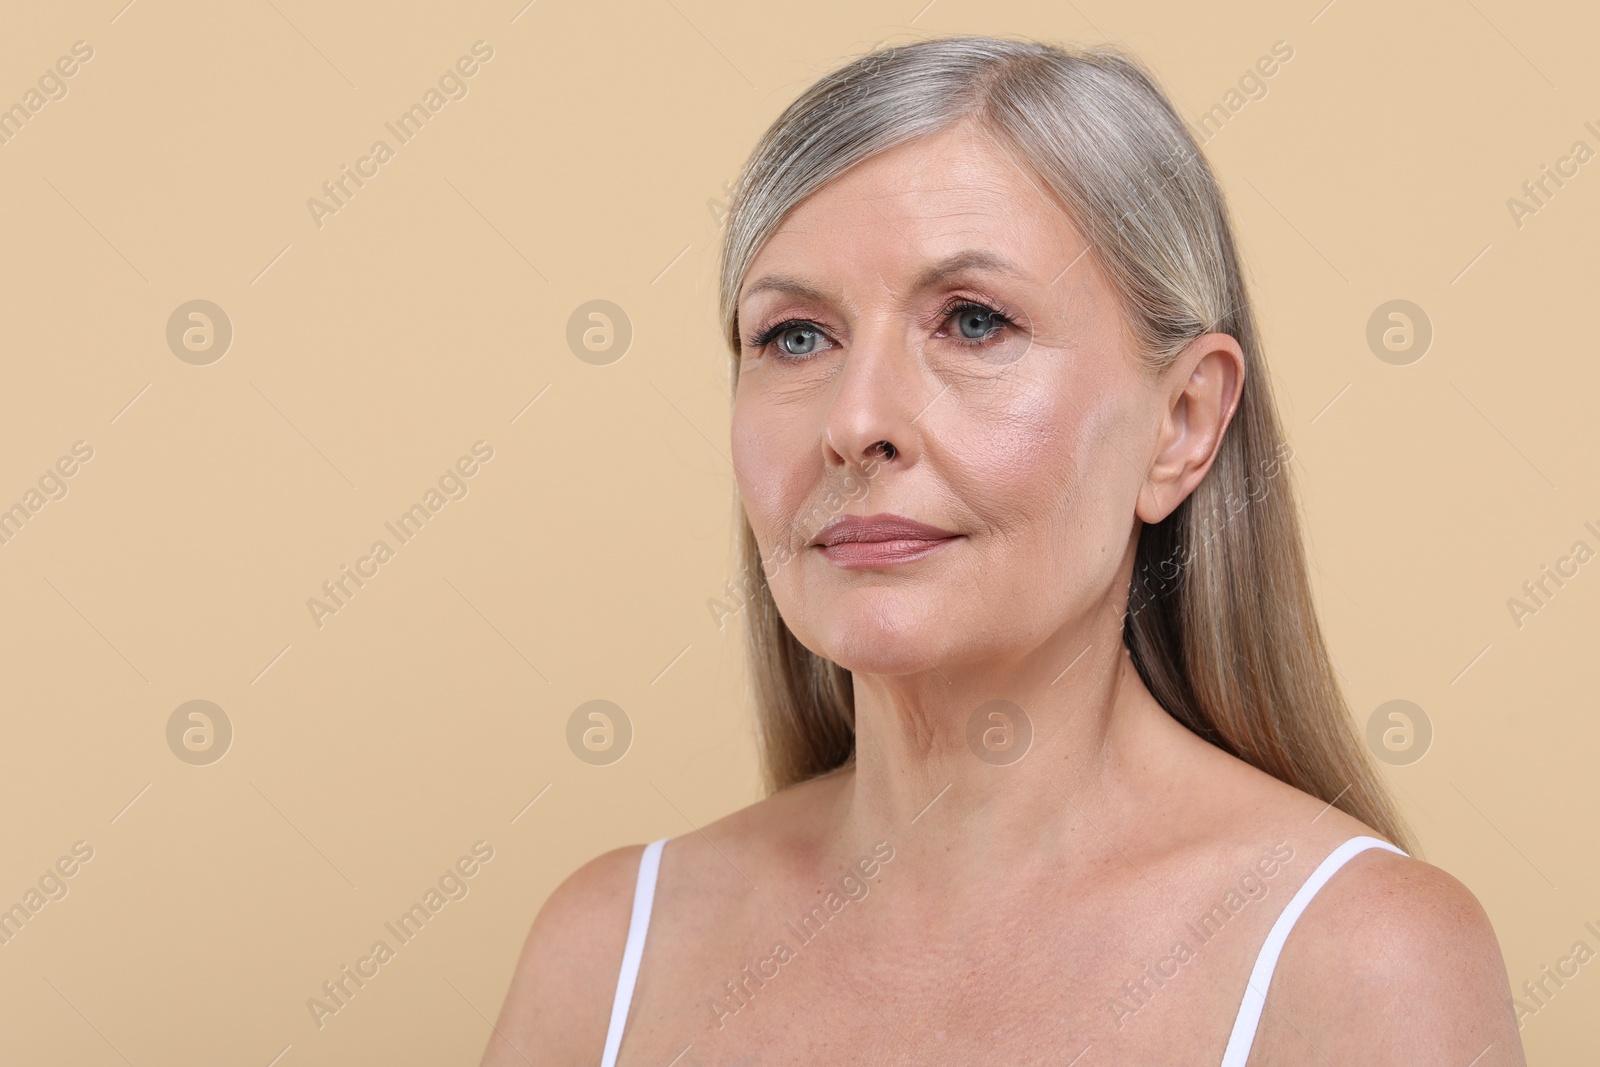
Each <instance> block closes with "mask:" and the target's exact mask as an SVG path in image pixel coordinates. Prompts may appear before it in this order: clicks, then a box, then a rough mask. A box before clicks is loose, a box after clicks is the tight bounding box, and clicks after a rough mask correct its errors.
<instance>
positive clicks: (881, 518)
mask: <svg viewBox="0 0 1600 1067" xmlns="http://www.w3.org/2000/svg"><path fill="white" fill-rule="evenodd" d="M960 536H961V535H960V534H958V533H955V532H953V531H950V530H942V529H940V528H939V527H937V526H929V525H928V524H927V523H923V522H917V521H916V520H914V519H908V518H906V517H905V516H904V515H892V514H888V513H883V514H879V515H865V516H863V515H841V516H839V517H838V518H836V519H834V520H833V521H831V522H829V523H828V524H827V525H826V526H824V527H823V528H822V529H821V530H819V531H818V532H817V536H816V537H814V538H812V540H811V545H812V547H814V548H816V549H817V550H819V551H820V552H821V553H822V554H823V555H824V556H826V557H827V559H828V562H829V563H832V564H833V565H834V566H836V567H842V568H845V569H850V570H853V569H864V568H868V567H890V566H895V565H897V564H901V563H911V562H914V561H916V560H920V559H926V558H927V557H928V556H931V555H933V554H934V553H935V552H938V551H939V550H940V549H942V548H944V547H945V546H946V545H949V544H950V543H951V542H952V541H954V540H955V539H956V538H958V537H960Z"/></svg>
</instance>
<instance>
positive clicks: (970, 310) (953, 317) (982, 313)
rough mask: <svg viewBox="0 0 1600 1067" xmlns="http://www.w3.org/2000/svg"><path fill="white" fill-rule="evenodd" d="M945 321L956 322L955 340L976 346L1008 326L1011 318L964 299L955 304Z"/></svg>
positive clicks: (1003, 313)
mask: <svg viewBox="0 0 1600 1067" xmlns="http://www.w3.org/2000/svg"><path fill="white" fill-rule="evenodd" d="M945 321H946V322H951V321H954V322H955V324H956V331H957V336H956V340H957V341H958V342H959V343H961V344H964V345H970V346H977V345H981V344H983V343H984V342H986V341H988V340H989V339H990V338H992V337H993V336H994V335H995V334H996V333H998V332H999V331H1000V330H1001V329H1003V328H1004V327H1006V326H1010V325H1011V324H1012V323H1011V319H1010V318H1009V317H1007V315H1006V314H1005V312H1003V311H997V310H995V309H994V308H991V307H986V306H984V305H983V304H976V303H973V302H972V301H970V300H964V301H962V302H961V303H959V304H957V305H955V306H954V307H953V308H952V309H951V310H950V313H949V314H948V315H946V316H945Z"/></svg>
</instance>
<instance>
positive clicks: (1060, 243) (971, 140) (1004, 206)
mask: <svg viewBox="0 0 1600 1067" xmlns="http://www.w3.org/2000/svg"><path fill="white" fill-rule="evenodd" d="M1084 248H1085V243H1084V239H1083V237H1082V235H1081V234H1080V232H1079V230H1078V228H1077V227H1076V226H1074V225H1073V222H1072V220H1071V218H1070V217H1069V216H1068V215H1067V213H1066V211H1065V210H1064V209H1063V208H1062V207H1061V205H1060V203H1059V202H1058V201H1057V200H1056V199H1055V198H1054V197H1053V196H1052V195H1051V194H1050V193H1049V192H1048V191H1047V190H1046V189H1045V187H1044V186H1043V184H1042V183H1041V182H1040V181H1039V179H1038V178H1037V176H1035V175H1034V174H1033V172H1032V171H1031V170H1030V169H1028V168H1027V167H1026V166H1024V165H1023V164H1022V163H1020V162H1019V161H1017V160H1016V159H1015V158H1014V157H1013V156H1012V155H1011V154H1010V153H1008V152H1006V151H1005V150H1004V149H1003V148H1001V147H1000V146H998V145H996V144H995V143H994V142H992V141H990V140H989V139H987V138H984V137H983V136H981V135H980V134H978V133H977V132H976V131H973V130H971V129H970V128H969V127H968V126H966V125H964V124H963V125H959V126H956V127H953V128H951V129H948V130H944V131H941V132H939V133H937V134H933V135H930V136H928V137H924V138H920V139H918V140H916V141H912V142H910V143H908V144H904V145H900V146H898V147H896V148H892V149H890V150H888V151H886V152H882V153H879V154H878V155H876V156H873V157H872V158H870V159H867V160H864V161H862V162H861V163H859V164H857V165H856V166H854V167H852V168H851V169H850V170H849V171H847V172H846V173H845V174H843V175H841V176H840V177H839V178H837V179H835V180H834V181H832V182H830V183H829V184H828V185H826V186H824V187H823V188H821V189H819V190H817V191H816V192H815V193H812V194H811V195H810V196H809V197H807V198H806V199H805V200H804V201H802V202H801V203H800V204H799V205H798V206H797V207H796V208H795V209H794V210H793V211H791V212H790V214H789V215H788V217H787V218H785V219H784V221H783V223H782V224H781V225H779V227H778V228H777V230H776V231H775V232H774V233H773V234H772V236H771V237H770V238H769V239H768V240H767V242H766V244H765V245H764V246H763V247H762V249H761V251H760V253H759V254H758V255H757V256H756V258H755V260H754V261H753V262H752V264H751V266H750V270H749V271H748V273H747V275H746V281H745V284H744V286H743V287H742V289H741V294H740V300H741V302H743V301H744V300H745V299H746V298H748V297H753V296H755V295H756V293H757V292H758V291H759V290H761V289H764V288H766V286H765V285H764V284H763V283H764V282H765V281H768V280H770V279H771V277H772V276H773V275H782V276H783V278H784V279H786V280H788V281H795V280H798V279H805V280H807V281H809V282H810V283H811V284H812V285H814V286H816V287H818V288H822V289H831V288H837V287H839V286H846V287H849V286H852V285H853V284H854V283H856V282H859V281H863V280H864V281H871V282H873V283H874V284H881V285H883V286H887V287H889V288H892V289H908V288H912V287H914V286H915V285H916V284H917V283H918V282H919V280H920V281H922V282H926V281H927V280H928V278H929V277H930V274H932V273H933V272H932V271H931V270H930V268H932V267H935V266H937V265H940V264H948V263H952V262H957V261H959V260H963V259H964V260H967V261H969V262H967V263H966V265H967V266H968V267H971V268H980V269H981V268H982V267H983V266H985V264H984V263H983V262H982V260H983V259H984V257H983V256H981V255H980V256H978V257H972V256H970V255H967V256H962V254H963V253H971V252H972V251H974V250H978V251H980V252H987V253H989V256H988V258H989V259H990V260H991V261H993V260H999V261H1005V262H1008V263H1009V264H1011V265H1012V266H1013V267H1014V268H1016V269H1015V271H1014V272H1013V273H1015V274H1017V275H1018V276H1019V279H1025V280H1034V281H1037V282H1040V283H1049V282H1050V281H1051V280H1052V279H1054V278H1056V277H1057V276H1059V274H1060V273H1061V271H1062V270H1063V269H1064V268H1065V267H1066V266H1067V265H1069V264H1071V263H1073V262H1075V261H1076V260H1077V258H1078V257H1079V256H1080V255H1081V254H1082V252H1083V251H1084ZM989 265H990V266H991V267H992V266H993V264H992V263H991V264H989ZM791 288H792V287H791Z"/></svg>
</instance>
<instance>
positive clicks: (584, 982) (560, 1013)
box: [482, 845, 645, 1067]
mask: <svg viewBox="0 0 1600 1067" xmlns="http://www.w3.org/2000/svg"><path fill="white" fill-rule="evenodd" d="M644 847H645V846H643V845H628V846H626V847H623V848H616V849H612V850H611V851H609V852H606V853H604V854H603V855H600V856H597V857H595V858H594V859H592V860H590V861H589V862H587V863H585V864H584V865H583V866H581V867H579V868H578V869H577V870H575V871H573V872H572V874H570V875H568V876H567V878H566V879H565V880H564V881H562V883H561V884H560V885H558V886H557V887H556V889H555V891H554V892H552V893H551V894H550V896H549V898H548V899H547V900H546V901H545V902H544V906H543V907H541V908H540V909H539V913H538V915H537V916H536V917H535V918H534V920H533V925H532V927H531V928H530V929H529V931H528V936H527V938H526V939H525V940H524V942H523V945H522V952H521V955H520V956H519V957H518V959H517V965H516V970H515V971H514V972H513V974H512V977H511V985H510V988H509V990H508V991H507V993H506V999H505V1003H504V1005H503V1006H502V1008H501V1009H500V1018H499V1020H498V1021H497V1022H496V1023H495V1031H494V1033H493V1034H492V1035H491V1036H490V1040H489V1045H488V1048H487V1049H486V1050H485V1052H484V1056H483V1061H482V1064H483V1067H501V1065H506V1067H510V1065H516V1067H522V1065H524V1064H526V1063H527V1062H528V1060H529V1059H530V1058H534V1051H535V1050H537V1051H538V1057H537V1058H538V1059H539V1061H540V1062H541V1063H551V1064H561V1063H569V1062H570V1063H595V1062H598V1061H599V1059H600V1053H601V1051H602V1050H603V1048H604V1045H605V1037H606V1026H607V1023H608V1022H609V1020H610V1016H611V999H612V996H613V994H614V991H615V989H616V982H617V977H618V973H619V971H620V968H621V964H622V949H623V945H624V944H625V943H626V941H627V937H628V922H629V919H630V918H631V916H632V912H633V893H634V887H635V886H636V885H637V882H638V876H639V861H640V858H641V857H642V855H643V853H644Z"/></svg>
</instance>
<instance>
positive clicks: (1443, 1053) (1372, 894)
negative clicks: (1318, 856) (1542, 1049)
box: [1258, 849, 1526, 1067]
mask: <svg viewBox="0 0 1600 1067" xmlns="http://www.w3.org/2000/svg"><path fill="white" fill-rule="evenodd" d="M1267 1002H1268V1007H1267V1009H1266V1010H1265V1011H1264V1012H1263V1014H1262V1019H1261V1027H1260V1030H1259V1031H1258V1046H1259V1047H1260V1049H1261V1051H1262V1053H1263V1059H1264V1060H1265V1061H1266V1062H1272V1063H1286V1064H1298V1063H1307V1064H1310V1063H1322V1062H1325V1061H1326V1060H1328V1059H1331V1060H1332V1061H1334V1062H1360V1063H1366V1064H1373V1065H1379V1067H1381V1065H1386V1064H1397V1065H1398V1064H1406V1065H1419V1064H1420V1065H1427V1064H1455V1065H1460V1064H1466V1063H1472V1064H1474V1065H1475V1067H1523V1065H1525V1063H1526V1061H1525V1060H1524V1058H1523V1051H1522V1042H1521V1039H1520V1037H1519V1036H1518V1033H1517V1025H1516V1018H1515V1016H1514V1014H1513V1011H1512V1006H1511V988H1510V981H1509V980H1508V978H1507V976H1506V967H1505V959H1504V956H1503V955H1502V953H1501V949H1500V943H1499V940H1498V939H1497V938H1496V936H1495V932H1494V927H1493V926H1492V925H1491V923H1490V921H1489V916H1488V915H1487V913H1485V911H1484V909H1483V906H1482V905H1481V904H1480V903H1479V902H1478V899H1477V897H1475V896H1473V894H1472V891H1471V890H1469V889H1468V888H1467V887H1466V886H1465V885H1463V884H1462V883H1461V882H1460V881H1459V880H1457V879H1456V878H1455V877H1454V876H1452V875H1451V874H1449V873H1448V872H1446V871H1444V870H1441V869H1440V868H1438V867H1435V866H1433V865H1432V864H1430V863H1425V862H1423V861H1421V860H1418V859H1413V858H1411V857H1409V856H1402V855H1398V854H1396V853H1393V852H1389V851H1387V850H1385V849H1369V850H1367V851H1365V852H1361V853H1359V854H1357V855H1356V856H1354V857H1353V858H1352V859H1350V860H1349V861H1348V862H1347V863H1346V864H1345V865H1344V866H1343V867H1342V868H1340V869H1339V870H1338V871H1337V872H1336V873H1335V874H1334V875H1333V877H1332V878H1330V879H1329V881H1328V882H1327V884H1326V885H1324V886H1323V887H1322V889H1321V890H1319V891H1318V892H1317V894H1316V896H1314V897H1313V898H1312V900H1311V903H1310V904H1309V905H1307V907H1306V910H1305V912H1304V913H1303V914H1302V915H1301V916H1300V918H1299V920H1298V921H1297V922H1296V923H1295V926H1294V929H1293V931H1292V932H1291V934H1290V937H1289V939H1288V941H1287V942H1286V943H1285V945H1284V948H1283V952H1282V954H1281V956H1280V957H1279V961H1278V967H1277V970H1276V971H1275V973H1274V975H1273V978H1272V984H1271V986H1270V987H1269V990H1268V994H1267Z"/></svg>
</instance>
